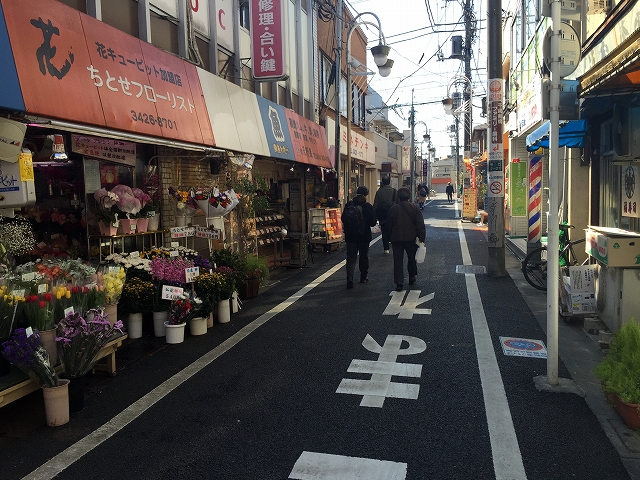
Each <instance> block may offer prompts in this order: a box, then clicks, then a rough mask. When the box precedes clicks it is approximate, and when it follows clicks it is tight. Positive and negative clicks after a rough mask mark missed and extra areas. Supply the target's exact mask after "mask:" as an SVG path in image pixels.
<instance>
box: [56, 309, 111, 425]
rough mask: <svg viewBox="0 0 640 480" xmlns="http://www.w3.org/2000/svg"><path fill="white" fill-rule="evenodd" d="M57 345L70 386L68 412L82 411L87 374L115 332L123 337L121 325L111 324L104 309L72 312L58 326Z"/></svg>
mask: <svg viewBox="0 0 640 480" xmlns="http://www.w3.org/2000/svg"><path fill="white" fill-rule="evenodd" d="M56 330H57V337H56V344H57V347H58V357H59V358H60V360H61V361H62V366H63V369H64V377H65V378H67V379H68V380H69V381H70V383H69V410H70V412H71V413H75V412H79V411H80V410H82V407H83V405H84V378H83V377H84V375H86V374H87V373H88V372H89V371H90V370H91V369H92V368H93V365H94V364H95V362H96V360H95V358H96V355H97V354H98V352H99V351H100V350H101V349H102V347H104V346H105V345H106V344H107V343H108V342H109V340H110V339H111V337H113V336H114V335H115V334H116V333H119V334H122V322H121V321H119V320H118V321H117V322H115V324H113V325H112V324H111V323H110V322H109V321H108V320H107V319H106V318H105V316H104V311H103V310H101V309H95V310H89V311H88V312H87V315H86V318H85V317H83V314H81V313H80V312H75V313H69V314H68V315H67V316H65V318H64V319H62V320H61V321H60V322H59V323H58V327H57V329H56Z"/></svg>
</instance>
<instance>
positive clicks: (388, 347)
mask: <svg viewBox="0 0 640 480" xmlns="http://www.w3.org/2000/svg"><path fill="white" fill-rule="evenodd" d="M403 341H404V342H407V343H408V346H407V347H405V348H402V342H403ZM362 345H363V346H364V347H365V348H366V349H367V350H369V351H370V352H372V353H377V354H379V355H380V356H379V357H378V360H377V361H370V360H358V359H354V360H352V361H351V365H349V368H348V369H347V372H351V373H369V374H371V379H369V380H359V379H353V378H343V379H342V381H341V382H340V385H338V389H337V390H336V393H345V394H349V395H362V401H361V402H360V406H361V407H376V408H382V406H383V405H384V400H385V398H387V397H392V398H405V399H409V400H416V399H417V398H418V394H419V393H420V385H417V384H413V383H398V382H392V381H391V378H392V377H393V376H407V377H413V378H420V376H421V375H422V365H418V364H408V363H396V359H397V358H398V355H415V354H417V353H422V352H424V351H425V350H426V349H427V344H426V343H425V342H424V340H422V339H420V338H416V337H407V336H404V335H387V338H386V340H385V342H384V345H383V346H382V347H381V346H380V345H378V342H376V341H375V340H374V339H373V338H372V337H371V335H369V334H367V336H366V337H365V339H364V341H363V342H362Z"/></svg>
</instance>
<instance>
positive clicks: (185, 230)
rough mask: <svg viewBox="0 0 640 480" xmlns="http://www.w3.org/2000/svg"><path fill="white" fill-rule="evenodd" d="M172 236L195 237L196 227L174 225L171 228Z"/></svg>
mask: <svg viewBox="0 0 640 480" xmlns="http://www.w3.org/2000/svg"><path fill="white" fill-rule="evenodd" d="M169 231H170V232H171V238H186V237H193V236H194V235H195V234H196V229H195V227H172V228H170V229H169Z"/></svg>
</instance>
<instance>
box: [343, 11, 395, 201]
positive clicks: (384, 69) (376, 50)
mask: <svg viewBox="0 0 640 480" xmlns="http://www.w3.org/2000/svg"><path fill="white" fill-rule="evenodd" d="M363 15H373V17H375V19H376V21H377V24H376V23H372V22H368V21H360V22H358V21H357V20H358V18H360V17H361V16H363ZM360 25H371V26H372V27H375V28H377V29H378V45H376V46H375V47H372V48H371V54H372V55H373V61H374V62H375V64H376V65H377V67H378V73H379V74H380V76H382V77H388V76H389V74H390V73H391V68H392V67H393V60H391V59H389V58H388V55H389V52H390V51H391V48H390V47H389V46H387V42H386V40H385V38H384V34H383V33H382V27H381V26H380V19H379V18H378V16H377V15H376V14H375V13H372V12H362V13H360V14H358V15H356V16H355V17H354V19H353V24H352V25H351V28H349V34H348V35H347V88H348V89H349V91H348V92H347V162H346V165H345V167H344V169H343V170H344V171H343V174H344V195H345V204H346V201H347V200H348V199H349V178H350V175H349V171H350V169H351V122H352V120H353V112H352V109H353V105H352V103H353V88H352V86H351V67H352V66H353V65H354V63H355V62H354V60H352V59H351V35H352V34H353V32H354V30H355V29H356V28H357V27H359V26H360ZM337 81H340V80H339V77H338V80H337ZM336 128H337V129H340V109H339V108H337V109H336ZM336 149H337V150H338V154H337V156H338V157H339V156H340V144H338V145H336ZM336 175H337V176H338V191H339V190H340V169H339V168H337V169H336Z"/></svg>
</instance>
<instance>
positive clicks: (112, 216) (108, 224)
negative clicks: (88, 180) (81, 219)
mask: <svg viewBox="0 0 640 480" xmlns="http://www.w3.org/2000/svg"><path fill="white" fill-rule="evenodd" d="M93 198H95V200H96V203H97V204H98V211H97V212H96V216H97V217H98V226H99V227H100V233H101V234H102V235H115V232H113V228H114V227H115V228H117V227H118V225H119V223H118V212H117V211H114V210H112V208H113V207H114V206H115V205H116V204H117V203H118V202H119V201H120V197H118V195H117V194H116V193H113V192H109V191H107V189H105V188H101V189H100V190H96V192H95V193H94V194H93Z"/></svg>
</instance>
